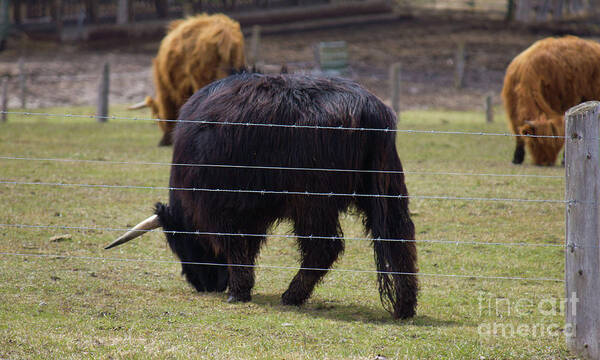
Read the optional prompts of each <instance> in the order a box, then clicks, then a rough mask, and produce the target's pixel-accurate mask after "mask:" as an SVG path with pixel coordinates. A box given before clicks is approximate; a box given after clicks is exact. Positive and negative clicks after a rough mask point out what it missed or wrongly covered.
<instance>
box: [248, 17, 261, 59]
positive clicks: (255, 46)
mask: <svg viewBox="0 0 600 360" xmlns="http://www.w3.org/2000/svg"><path fill="white" fill-rule="evenodd" d="M260 30H261V29H260V25H254V26H252V38H251V39H250V60H251V61H252V63H253V64H254V65H256V64H257V63H258V62H259V61H260V54H259V53H260Z"/></svg>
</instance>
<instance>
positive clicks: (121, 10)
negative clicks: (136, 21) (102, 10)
mask: <svg viewBox="0 0 600 360" xmlns="http://www.w3.org/2000/svg"><path fill="white" fill-rule="evenodd" d="M127 23H129V0H119V1H118V4H117V24H119V25H123V24H127Z"/></svg>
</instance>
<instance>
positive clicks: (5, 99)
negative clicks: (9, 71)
mask: <svg viewBox="0 0 600 360" xmlns="http://www.w3.org/2000/svg"><path fill="white" fill-rule="evenodd" d="M8 79H9V77H8V76H6V75H5V76H3V77H2V117H0V119H2V122H6V118H7V114H6V112H7V111H8Z"/></svg>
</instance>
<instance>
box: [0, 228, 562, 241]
mask: <svg viewBox="0 0 600 360" xmlns="http://www.w3.org/2000/svg"><path fill="white" fill-rule="evenodd" d="M0 227H14V228H23V229H63V230H95V231H112V232H124V231H129V230H131V229H128V228H105V227H90V226H65V225H31V224H0ZM137 231H140V232H152V231H155V230H137ZM163 232H164V233H166V234H183V235H210V236H231V237H274V238H283V239H316V240H350V241H386V242H414V243H436V244H448V245H489V246H532V247H538V246H539V247H564V245H561V244H535V243H525V242H521V243H514V242H513V243H503V242H483V241H452V240H426V239H423V240H421V239H418V240H417V239H413V240H409V239H386V238H376V239H373V238H368V237H344V236H316V235H308V236H306V235H290V234H247V233H227V232H207V231H176V230H163Z"/></svg>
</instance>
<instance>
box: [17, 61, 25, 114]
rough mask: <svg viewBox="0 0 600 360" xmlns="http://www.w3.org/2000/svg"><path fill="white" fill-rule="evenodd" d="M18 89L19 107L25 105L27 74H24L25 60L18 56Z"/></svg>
mask: <svg viewBox="0 0 600 360" xmlns="http://www.w3.org/2000/svg"><path fill="white" fill-rule="evenodd" d="M18 66H19V89H20V90H21V91H20V95H21V107H22V108H23V109H25V108H26V107H27V84H26V82H27V74H25V60H23V58H19V65H18Z"/></svg>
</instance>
